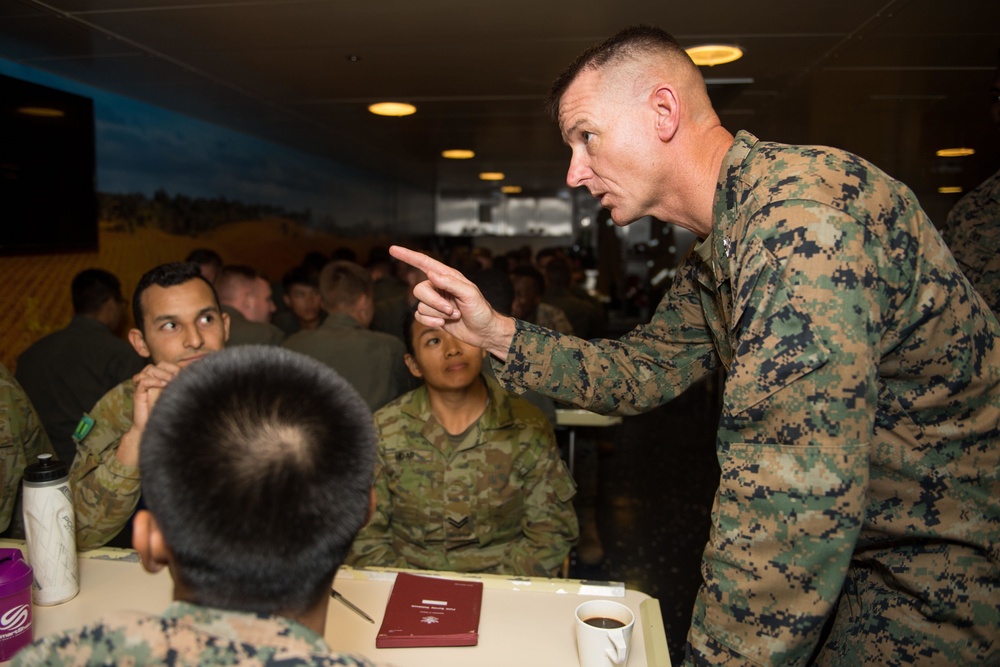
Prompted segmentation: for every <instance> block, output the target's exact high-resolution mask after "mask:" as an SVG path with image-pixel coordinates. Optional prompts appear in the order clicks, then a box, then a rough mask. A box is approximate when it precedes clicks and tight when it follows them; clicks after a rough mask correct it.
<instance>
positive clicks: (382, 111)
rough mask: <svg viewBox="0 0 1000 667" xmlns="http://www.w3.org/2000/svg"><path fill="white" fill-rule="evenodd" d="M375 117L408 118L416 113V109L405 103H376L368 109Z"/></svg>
mask: <svg viewBox="0 0 1000 667" xmlns="http://www.w3.org/2000/svg"><path fill="white" fill-rule="evenodd" d="M368 110H369V111H371V112H372V113H373V114H375V115H376V116H409V115H410V114H412V113H416V112H417V107H415V106H413V105H412V104H407V103H406V102H378V103H376V104H372V105H371V106H369V107H368Z"/></svg>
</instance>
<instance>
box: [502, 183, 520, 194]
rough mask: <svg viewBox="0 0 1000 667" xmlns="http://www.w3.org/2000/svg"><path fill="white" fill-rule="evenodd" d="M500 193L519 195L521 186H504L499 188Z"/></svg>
mask: <svg viewBox="0 0 1000 667" xmlns="http://www.w3.org/2000/svg"><path fill="white" fill-rule="evenodd" d="M500 192H502V193H504V194H505V195H516V194H520V193H521V186H520V185H505V186H503V187H502V188H500Z"/></svg>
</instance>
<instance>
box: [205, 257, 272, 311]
mask: <svg viewBox="0 0 1000 667" xmlns="http://www.w3.org/2000/svg"><path fill="white" fill-rule="evenodd" d="M262 277H263V276H262V275H261V274H260V272H259V271H257V270H256V269H253V268H251V267H249V266H242V265H240V264H229V265H227V266H224V267H222V271H220V272H219V277H218V278H217V279H216V280H215V290H216V292H218V294H219V301H221V302H222V305H224V306H232V305H234V304H236V303H237V302H238V301H239V300H240V299H241V298H242V297H243V295H244V293H246V292H247V291H248V290H250V289H251V288H252V287H253V283H254V281H255V280H257V278H262Z"/></svg>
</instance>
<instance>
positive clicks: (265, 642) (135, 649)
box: [11, 602, 372, 667]
mask: <svg viewBox="0 0 1000 667" xmlns="http://www.w3.org/2000/svg"><path fill="white" fill-rule="evenodd" d="M85 656H86V660H85V662H82V663H81V658H84V657H85ZM164 656H169V657H170V659H171V660H172V662H171V663H170V664H175V665H255V666H259V667H268V666H273V667H278V666H279V665H280V666H281V667H286V666H287V667H290V666H292V665H316V666H330V667H334V666H337V667H371V665H372V663H371V662H369V661H368V660H367V659H366V658H364V657H363V656H360V655H353V654H348V653H335V652H334V651H332V650H331V649H330V647H329V646H328V645H327V643H326V641H325V640H324V639H323V638H322V637H321V636H319V635H318V634H316V633H315V632H313V631H312V630H310V629H309V628H307V627H305V626H304V625H302V624H300V623H297V622H295V621H293V620H291V619H289V618H285V617H282V616H269V615H266V614H253V613H245V612H236V611H224V610H221V609H211V608H208V607H201V606H198V605H193V604H190V603H187V602H173V603H171V604H170V606H169V607H167V609H166V611H165V612H164V613H163V614H162V616H155V615H149V614H143V613H140V612H118V613H116V614H113V615H110V616H108V617H106V618H104V619H102V620H101V621H98V622H97V623H94V624H92V625H88V626H85V627H83V628H77V629H73V630H67V631H65V632H62V633H59V634H55V635H50V636H47V637H44V638H42V639H39V640H37V641H36V642H35V643H34V644H31V645H29V646H27V647H25V648H24V649H22V650H21V652H20V653H18V654H17V656H15V657H14V660H13V662H12V663H11V665H12V667H33V666H35V665H38V666H41V665H45V666H47V667H62V666H63V665H67V666H68V665H79V664H88V665H121V664H133V665H148V664H153V663H156V664H161V662H160V661H161V660H163V658H164Z"/></svg>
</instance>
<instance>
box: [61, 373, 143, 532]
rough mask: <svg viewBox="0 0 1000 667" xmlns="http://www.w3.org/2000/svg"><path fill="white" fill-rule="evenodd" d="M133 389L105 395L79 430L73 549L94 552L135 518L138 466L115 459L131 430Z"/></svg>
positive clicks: (126, 385)
mask: <svg viewBox="0 0 1000 667" xmlns="http://www.w3.org/2000/svg"><path fill="white" fill-rule="evenodd" d="M134 395H135V383H134V382H133V381H132V380H126V381H125V382H122V383H121V384H120V385H118V386H117V387H115V388H114V389H112V390H111V391H109V392H108V393H107V394H105V395H104V396H103V397H102V398H101V400H99V401H98V402H97V405H95V406H94V408H93V410H91V411H90V412H89V413H87V414H86V415H85V416H84V419H85V420H87V419H90V420H93V425H92V426H91V427H90V428H89V430H87V429H86V428H83V429H78V433H79V435H82V436H83V437H82V438H79V435H74V439H77V438H79V439H77V446H76V458H75V459H74V460H73V466H72V467H71V468H70V471H69V482H70V486H71V487H72V488H73V503H74V509H75V513H76V548H77V549H93V548H95V547H100V546H103V545H105V544H107V543H108V542H110V541H111V540H112V538H114V537H115V535H117V534H118V533H120V532H121V530H122V528H123V527H124V526H125V524H126V523H127V522H128V520H129V518H131V516H132V514H134V513H135V508H136V506H137V505H138V503H139V495H140V493H141V491H142V488H141V485H140V481H139V468H138V466H127V465H124V464H122V463H120V462H119V461H118V459H117V458H115V452H117V451H118V445H119V444H120V443H121V439H122V436H123V435H125V433H126V432H127V431H128V430H129V429H130V428H132V397H133V396H134Z"/></svg>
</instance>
